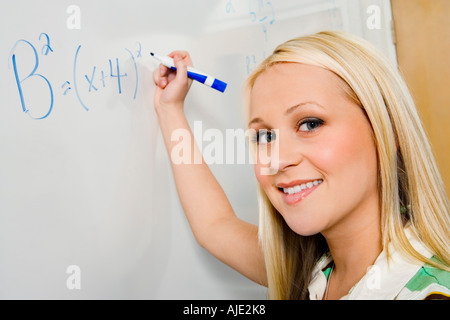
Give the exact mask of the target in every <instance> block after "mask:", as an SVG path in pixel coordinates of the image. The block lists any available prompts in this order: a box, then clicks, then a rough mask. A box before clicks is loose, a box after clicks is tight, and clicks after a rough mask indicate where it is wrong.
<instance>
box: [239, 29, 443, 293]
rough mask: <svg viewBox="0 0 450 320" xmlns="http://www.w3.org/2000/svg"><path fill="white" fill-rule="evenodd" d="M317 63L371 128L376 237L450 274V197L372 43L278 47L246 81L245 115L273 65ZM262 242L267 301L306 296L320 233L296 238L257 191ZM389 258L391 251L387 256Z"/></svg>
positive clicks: (338, 39) (335, 36)
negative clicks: (423, 250)
mask: <svg viewBox="0 0 450 320" xmlns="http://www.w3.org/2000/svg"><path fill="white" fill-rule="evenodd" d="M285 62H294V63H303V64H308V65H313V66H319V67H322V68H324V69H326V70H329V71H331V72H333V73H334V74H336V75H337V76H338V77H339V78H341V79H342V80H343V82H344V83H345V91H346V93H347V95H348V96H349V97H350V98H351V99H353V101H355V102H356V103H357V104H358V105H360V106H361V107H362V108H363V109H364V111H365V113H366V116H367V119H368V121H369V122H370V124H371V127H372V130H373V136H374V140H375V144H376V148H377V156H378V168H379V174H378V186H379V200H380V201H379V203H380V212H381V236H382V245H383V248H384V249H385V250H387V249H388V244H393V246H394V248H395V249H396V250H398V251H399V252H400V253H401V254H403V255H404V256H405V257H408V258H411V259H415V260H419V261H421V262H423V263H428V264H430V265H432V266H434V267H438V268H441V269H444V270H447V271H450V268H449V265H450V247H449V244H450V217H449V212H450V210H449V207H450V206H449V200H448V198H447V195H446V193H445V189H444V185H443V182H442V179H441V176H440V174H439V171H438V169H437V166H436V163H435V160H434V157H433V153H432V150H431V147H430V144H429V142H428V139H427V137H426V134H425V131H424V129H423V127H422V124H421V121H420V119H419V116H418V114H417V111H416V107H415V104H414V101H413V99H412V97H411V94H410V93H409V90H408V88H407V86H406V84H405V82H404V80H403V78H402V77H401V75H400V74H399V72H398V70H397V69H396V68H395V67H393V66H392V65H391V63H390V62H389V61H388V60H387V59H386V58H385V57H384V56H383V55H382V54H381V53H380V52H379V51H378V49H376V48H375V47H374V46H373V45H371V44H370V43H369V42H367V41H365V40H363V39H360V38H358V37H356V36H354V35H351V34H348V33H345V32H340V31H325V32H320V33H317V34H313V35H310V36H303V37H299V38H296V39H293V40H290V41H287V42H285V43H283V44H281V45H279V46H278V47H277V48H276V49H275V51H274V52H273V54H272V55H270V56H269V57H268V58H267V59H265V60H264V61H263V62H262V63H261V64H260V65H259V66H258V68H257V69H256V70H254V71H253V73H252V74H251V75H250V76H249V78H248V80H247V83H246V89H245V97H246V102H245V105H246V108H247V116H248V111H249V109H250V108H249V103H250V94H251V90H252V88H253V85H254V83H255V80H256V78H257V77H258V76H259V75H261V74H262V73H263V72H264V71H265V70H267V69H268V68H269V67H271V66H272V65H274V64H277V63H285ZM258 195H259V208H260V209H259V210H260V213H259V217H260V218H259V237H260V241H261V244H262V247H263V250H264V255H265V263H266V270H267V277H268V288H269V298H271V299H308V298H309V293H308V285H309V281H310V280H311V273H312V270H313V268H314V265H315V264H316V263H317V261H318V259H319V258H320V256H321V255H323V254H324V253H325V252H327V250H328V247H327V245H326V241H325V239H324V238H323V236H321V235H320V234H317V235H314V236H309V237H304V236H300V235H298V234H296V233H294V232H293V231H292V230H291V229H290V228H289V227H288V226H287V224H286V223H285V221H284V219H283V218H282V217H281V215H280V214H279V213H278V212H277V210H276V209H275V208H274V207H273V206H272V204H271V203H270V201H269V199H268V198H267V196H266V194H265V192H264V190H263V189H262V188H261V187H259V189H258ZM406 224H408V226H410V229H411V230H412V232H414V233H415V235H416V236H417V237H418V238H419V239H420V240H421V241H422V242H423V244H424V245H425V246H426V247H427V248H428V249H429V250H430V251H431V252H432V253H433V254H434V255H435V256H436V257H437V258H438V260H439V261H438V262H435V261H433V260H430V259H427V258H426V257H424V256H423V255H421V254H420V253H419V252H417V251H416V250H415V249H414V248H413V247H412V245H411V244H410V242H409V241H408V239H407V237H406V235H405V225H406ZM388 254H389V253H388Z"/></svg>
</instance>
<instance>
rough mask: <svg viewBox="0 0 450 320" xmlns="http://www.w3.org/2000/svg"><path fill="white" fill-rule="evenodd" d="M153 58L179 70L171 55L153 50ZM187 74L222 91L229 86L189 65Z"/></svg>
mask: <svg viewBox="0 0 450 320" xmlns="http://www.w3.org/2000/svg"><path fill="white" fill-rule="evenodd" d="M150 54H151V55H152V57H153V58H155V59H156V60H158V61H159V62H161V63H162V64H163V65H165V66H166V67H167V68H170V69H172V70H177V68H175V63H174V62H173V59H172V58H171V57H167V56H165V57H161V56H158V55H156V54H154V53H153V52H150ZM187 75H188V77H189V78H191V79H193V80H196V81H198V82H201V83H203V84H206V85H207V86H209V87H211V88H213V89H216V90H219V91H220V92H224V91H225V88H226V87H227V84H226V83H225V82H223V81H220V80H219V79H216V78H214V77H211V76H209V75H207V74H205V73H203V72H201V71H198V70H195V69H194V68H192V67H187Z"/></svg>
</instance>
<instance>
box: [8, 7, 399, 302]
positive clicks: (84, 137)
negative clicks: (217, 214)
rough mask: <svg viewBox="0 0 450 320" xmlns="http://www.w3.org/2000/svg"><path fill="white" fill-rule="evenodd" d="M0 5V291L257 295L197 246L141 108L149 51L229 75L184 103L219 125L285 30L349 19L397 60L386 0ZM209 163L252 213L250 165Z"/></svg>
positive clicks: (205, 122)
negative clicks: (184, 55)
mask: <svg viewBox="0 0 450 320" xmlns="http://www.w3.org/2000/svg"><path fill="white" fill-rule="evenodd" d="M1 6H2V9H1V10H0V20H1V21H2V23H3V28H2V31H1V33H2V37H1V39H2V42H1V45H0V68H1V72H0V79H1V80H0V81H1V83H0V84H1V86H0V90H1V97H2V103H1V107H0V161H1V162H0V261H1V263H0V298H1V299H15V298H19V299H265V298H266V290H265V288H263V287H261V286H259V285H257V284H254V283H252V282H251V281H249V280H247V279H246V278H244V277H243V276H241V275H240V274H238V273H237V272H235V271H234V270H232V269H230V268H228V267H227V266H225V265H223V264H222V263H220V262H219V261H217V260H215V259H214V258H213V257H211V256H210V255H209V253H208V252H206V251H205V250H204V249H202V248H201V247H200V246H199V245H198V244H197V243H196V242H195V239H194V237H193V235H192V233H191V230H190V228H189V225H188V223H187V221H186V218H185V216H184V213H183V211H182V208H181V205H180V203H179V200H178V197H177V193H176V189H175V185H174V182H173V176H172V173H171V169H170V164H169V158H168V155H167V152H166V150H165V148H164V145H163V141H162V137H161V134H160V131H159V127H158V123H157V119H156V116H155V112H154V109H153V102H152V101H153V92H154V84H153V79H152V72H153V70H154V68H155V67H156V66H157V63H156V62H155V61H153V59H152V58H151V57H150V55H149V52H150V51H153V52H156V53H158V54H161V55H163V54H168V53H169V52H170V51H172V50H175V49H184V50H188V51H189V52H190V53H191V56H192V59H193V61H194V64H195V66H196V67H197V68H198V69H200V70H204V71H205V72H208V73H210V74H212V75H214V76H216V77H217V78H219V79H221V80H223V81H225V82H227V83H228V87H227V90H226V91H225V93H219V92H217V91H215V90H212V89H210V88H207V87H206V86H203V85H201V84H197V83H196V84H194V85H193V86H192V89H191V91H190V93H189V95H188V97H187V100H186V105H185V110H186V114H187V118H188V120H189V122H190V123H191V124H193V123H194V122H195V121H202V127H203V130H206V129H208V128H215V129H218V130H221V131H225V130H226V129H230V128H231V129H232V128H243V127H244V125H243V121H242V112H241V107H242V105H241V94H242V85H243V83H244V80H245V78H246V76H247V75H248V74H249V73H250V72H251V71H252V70H253V68H255V66H256V65H257V64H258V63H259V62H261V61H262V59H264V58H265V57H266V56H268V55H269V54H270V52H271V51H272V50H273V49H274V47H275V46H276V45H277V44H279V43H281V42H283V41H285V40H288V39H290V38H293V37H296V36H299V35H303V34H308V33H312V32H317V31H320V30H324V29H340V30H346V31H349V32H352V33H354V34H356V35H359V36H362V37H364V38H366V39H368V40H370V41H371V42H373V43H374V44H375V45H376V46H377V47H379V48H380V49H381V50H382V51H383V52H384V53H385V54H386V55H387V56H388V57H389V58H390V59H391V60H392V61H393V62H394V63H395V46H394V43H393V39H392V32H391V11H390V3H389V1H384V0H378V1H375V0H371V1H369V0H367V1H366V0H364V1H359V0H358V1H356V0H340V1H339V0H269V1H260V0H216V1H210V0H191V1H174V0H165V1H156V0H151V1H149V0H127V1H106V0H96V1H56V0H54V1H31V0H30V1H24V0H21V1H7V2H6V1H4V2H2V5H1ZM374 14H375V16H374ZM373 19H375V20H373ZM200 135H201V133H200ZM196 139H197V140H198V139H200V140H201V139H202V137H201V136H196ZM211 169H212V170H213V173H214V174H215V175H216V177H217V179H218V180H219V182H220V184H221V185H222V187H223V188H224V190H225V192H226V193H227V195H228V197H229V199H230V202H231V204H232V206H233V208H234V210H235V211H236V214H237V215H238V216H239V217H240V218H242V219H243V220H246V221H248V222H251V223H254V224H256V223H257V221H258V218H257V212H258V211H257V201H256V183H255V178H254V174H253V168H252V166H251V164H226V165H223V164H212V165H211ZM75 276H76V277H75ZM74 277H75V278H74Z"/></svg>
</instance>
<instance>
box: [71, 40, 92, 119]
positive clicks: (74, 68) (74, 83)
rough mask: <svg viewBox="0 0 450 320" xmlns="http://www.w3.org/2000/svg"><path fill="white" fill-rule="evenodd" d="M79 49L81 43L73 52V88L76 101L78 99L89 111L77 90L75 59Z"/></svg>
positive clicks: (76, 59)
mask: <svg viewBox="0 0 450 320" xmlns="http://www.w3.org/2000/svg"><path fill="white" fill-rule="evenodd" d="M80 49H81V44H80V45H79V46H78V48H77V51H76V52H75V58H74V61H73V87H74V89H75V93H76V94H77V98H78V101H80V104H81V106H82V107H83V108H84V109H85V110H86V111H89V109H88V107H86V105H85V104H84V102H83V100H81V97H80V93H79V92H78V85H77V61H78V54H79V52H80Z"/></svg>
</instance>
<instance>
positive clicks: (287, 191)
mask: <svg viewBox="0 0 450 320" xmlns="http://www.w3.org/2000/svg"><path fill="white" fill-rule="evenodd" d="M322 182H323V180H322V179H316V180H311V181H308V182H304V183H299V184H292V185H290V186H285V185H282V186H279V187H278V191H280V193H281V194H282V197H283V199H284V201H285V202H286V203H287V204H289V205H293V204H296V203H298V202H300V201H302V200H303V199H305V198H306V197H307V196H308V195H310V194H311V193H312V192H313V191H314V190H316V188H318V187H319V185H320V184H321V183H322Z"/></svg>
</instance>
